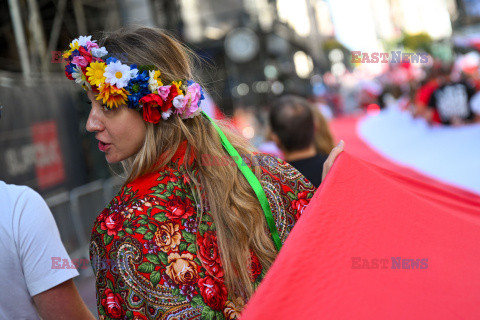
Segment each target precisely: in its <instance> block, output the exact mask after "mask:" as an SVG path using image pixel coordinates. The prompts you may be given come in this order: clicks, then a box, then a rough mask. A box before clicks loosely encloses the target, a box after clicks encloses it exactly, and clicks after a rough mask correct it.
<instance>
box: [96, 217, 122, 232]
mask: <svg viewBox="0 0 480 320" xmlns="http://www.w3.org/2000/svg"><path fill="white" fill-rule="evenodd" d="M124 220H125V218H124V217H123V215H122V214H121V213H120V212H113V213H112V214H110V215H109V216H107V217H106V218H105V220H104V221H102V223H101V224H100V227H101V228H102V230H107V234H108V235H109V236H113V235H116V234H117V232H118V231H120V230H121V229H122V227H123V221H124Z"/></svg>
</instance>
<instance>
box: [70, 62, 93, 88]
mask: <svg viewBox="0 0 480 320" xmlns="http://www.w3.org/2000/svg"><path fill="white" fill-rule="evenodd" d="M72 78H73V79H75V82H76V83H78V84H80V85H82V86H85V87H87V88H88V89H89V90H91V89H92V87H91V86H90V83H88V81H87V77H86V76H85V75H84V74H83V71H82V69H81V68H79V67H74V68H73V72H72Z"/></svg>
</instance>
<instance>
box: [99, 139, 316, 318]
mask: <svg viewBox="0 0 480 320" xmlns="http://www.w3.org/2000/svg"><path fill="white" fill-rule="evenodd" d="M184 153H185V144H182V145H181V147H180V148H179V150H178V151H177V152H176V154H175V155H174V157H173V158H172V161H171V162H170V164H169V165H168V166H166V167H165V168H164V169H163V170H162V171H161V172H155V173H151V174H148V175H145V176H143V177H141V178H138V179H137V180H135V181H134V182H132V183H130V184H128V185H126V186H124V187H123V188H122V189H121V190H120V192H119V193H118V195H117V196H115V198H114V199H112V201H111V202H110V203H109V205H108V206H107V207H106V208H105V209H104V210H103V211H102V212H101V213H100V215H99V216H98V217H97V219H96V221H95V224H94V226H93V229H92V237H91V244H90V259H91V262H92V267H93V269H94V273H95V277H96V287H97V305H98V313H99V316H100V319H237V318H238V317H239V315H240V312H241V310H242V308H243V306H244V304H245V301H242V299H238V298H237V299H232V298H231V297H230V296H229V295H228V292H227V288H226V286H225V284H224V278H223V277H224V273H223V268H222V262H221V260H220V254H219V252H218V246H217V238H216V231H215V222H214V221H213V218H212V216H211V215H210V212H209V208H208V207H206V208H204V212H203V213H202V219H201V221H199V222H197V220H198V219H197V216H198V214H199V212H198V211H200V209H199V206H197V205H196V202H195V199H194V195H193V192H192V186H190V184H189V179H188V175H187V174H186V169H185V165H186V164H185V163H184V157H183V156H184ZM255 159H256V160H258V163H254V165H260V166H261V169H262V176H261V183H262V186H263V187H264V190H265V192H266V195H267V198H268V201H269V203H270V207H271V208H272V213H273V215H274V220H275V224H276V226H277V229H278V231H279V235H280V239H281V241H282V242H284V241H285V240H286V238H287V236H288V234H289V233H290V231H291V230H292V228H293V226H294V224H295V222H296V221H297V219H298V218H299V216H300V215H301V213H302V211H303V209H304V208H305V206H306V205H307V204H308V201H309V200H310V198H311V197H312V196H313V193H314V192H315V188H314V187H313V186H312V185H311V183H310V182H308V180H306V179H305V178H304V177H303V176H302V175H301V174H300V173H299V172H298V171H297V170H296V169H294V168H293V167H292V166H290V165H289V164H287V163H285V162H283V161H281V160H279V159H276V158H274V157H272V156H268V155H263V154H257V157H256V158H255ZM189 165H191V167H190V168H191V169H193V171H194V173H195V164H194V163H190V164H189ZM251 260H252V266H251V270H252V271H251V273H252V282H253V285H254V287H257V286H258V284H259V283H260V281H261V279H262V278H263V276H264V275H265V273H266V270H263V269H262V266H261V264H260V263H259V261H258V257H256V255H255V254H253V253H252V259H251Z"/></svg>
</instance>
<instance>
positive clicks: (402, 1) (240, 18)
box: [0, 0, 480, 196]
mask: <svg viewBox="0 0 480 320" xmlns="http://www.w3.org/2000/svg"><path fill="white" fill-rule="evenodd" d="M479 3H480V1H474V0H456V1H455V0H425V1H415V0H361V1H350V0H335V1H327V0H297V1H289V0H224V1H213V0H203V1H199V0H178V1H164V0H135V1H133V0H95V1H93V0H8V1H7V0H3V1H0V6H1V10H0V15H1V20H0V21H1V29H0V30H1V31H0V47H1V52H0V103H2V104H3V105H4V106H5V110H4V119H5V120H3V121H2V123H0V133H1V139H0V148H1V150H2V152H1V154H0V168H2V169H1V171H0V178H2V179H5V180H6V181H9V182H13V183H19V184H27V185H30V186H32V187H34V188H36V189H37V190H39V191H40V192H41V193H43V194H44V195H47V196H48V195H54V194H56V193H58V192H60V191H66V190H71V189H72V188H74V187H76V186H79V185H82V184H84V183H86V182H89V181H93V180H95V179H98V178H106V177H108V176H110V173H109V171H108V170H107V169H106V167H105V165H104V163H103V157H102V155H101V154H100V153H99V152H98V151H97V150H96V147H95V144H94V143H92V137H91V136H90V135H87V134H86V132H85V129H84V127H85V121H86V117H87V112H88V110H87V109H86V108H84V105H83V102H82V101H83V100H84V99H85V98H84V94H82V92H80V91H79V90H78V88H75V86H73V85H72V84H71V83H69V82H68V81H67V80H66V79H64V75H63V68H64V65H63V64H62V63H61V59H60V52H61V51H62V50H63V49H64V48H66V47H67V46H68V44H69V42H70V41H71V40H72V39H73V38H75V37H77V36H78V35H82V34H98V33H99V32H101V31H110V30H115V29H117V28H119V27H122V26H125V25H131V24H137V25H148V26H158V27H161V28H165V29H167V30H169V31H170V32H172V33H173V34H174V35H176V36H177V37H178V38H180V39H181V40H182V41H184V42H186V43H187V44H188V45H189V46H190V47H191V48H192V49H193V50H194V51H195V52H196V53H197V54H198V55H199V56H200V57H201V58H202V59H203V61H204V63H203V64H202V65H201V67H200V68H199V70H200V74H199V76H200V78H201V79H202V80H203V83H204V85H205V87H206V88H207V89H208V91H209V93H210V94H211V96H212V98H213V101H214V102H215V104H216V105H217V106H218V107H219V109H220V110H221V111H222V112H223V113H224V114H226V115H228V116H232V115H234V113H235V112H236V111H235V110H239V109H245V108H247V109H249V108H250V109H253V110H254V112H257V111H258V110H262V108H263V106H265V105H267V104H268V102H269V101H270V100H271V99H272V98H274V97H275V96H277V95H280V94H282V93H286V92H287V93H297V94H300V95H303V96H322V95H323V96H325V95H326V96H327V98H328V92H327V87H331V88H335V84H336V83H338V81H337V82H336V79H337V80H338V77H341V76H343V75H345V74H348V73H350V72H352V70H354V69H355V68H356V67H358V66H355V65H352V64H351V63H350V59H351V55H350V52H351V51H355V50H357V51H358V50H359V51H367V52H383V51H389V50H392V49H394V48H403V49H405V50H417V51H418V50H424V49H425V48H426V47H427V46H428V51H429V53H431V54H433V55H436V56H438V57H443V58H445V59H449V58H450V59H451V56H452V49H453V48H454V44H453V42H452V41H451V39H452V37H455V36H458V37H464V38H461V39H460V40H459V41H457V43H461V41H462V40H464V39H465V37H472V36H471V34H474V31H475V30H476V28H478V25H479V24H478V22H479V21H480V9H479V8H480V5H479ZM468 39H470V38H468ZM464 42H465V41H464ZM479 43H480V42H479ZM361 67H362V68H365V69H369V70H370V69H371V70H373V71H371V73H372V74H376V73H378V72H380V69H381V68H383V67H385V66H382V65H379V64H376V65H371V66H361ZM359 69H361V68H359ZM369 72H370V71H369ZM367 73H368V72H367ZM344 81H345V83H348V79H344ZM327 100H328V99H327ZM330 100H331V99H330ZM347 100H348V99H347ZM330 104H333V105H331V107H332V109H333V112H334V114H336V113H338V112H340V111H339V110H340V109H341V106H338V105H335V104H338V103H337V102H335V101H334V102H333V103H330ZM347 110H348V108H347ZM260 121H261V117H260Z"/></svg>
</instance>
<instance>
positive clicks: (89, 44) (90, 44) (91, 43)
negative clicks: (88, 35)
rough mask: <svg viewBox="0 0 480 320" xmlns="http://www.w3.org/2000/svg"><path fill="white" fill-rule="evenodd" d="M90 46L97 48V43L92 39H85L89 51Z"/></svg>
mask: <svg viewBox="0 0 480 320" xmlns="http://www.w3.org/2000/svg"><path fill="white" fill-rule="evenodd" d="M92 48H98V44H96V43H95V42H92V41H87V50H88V51H89V52H90V50H92Z"/></svg>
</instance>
